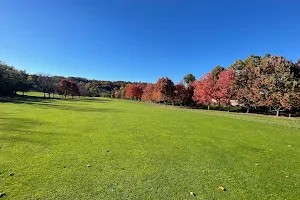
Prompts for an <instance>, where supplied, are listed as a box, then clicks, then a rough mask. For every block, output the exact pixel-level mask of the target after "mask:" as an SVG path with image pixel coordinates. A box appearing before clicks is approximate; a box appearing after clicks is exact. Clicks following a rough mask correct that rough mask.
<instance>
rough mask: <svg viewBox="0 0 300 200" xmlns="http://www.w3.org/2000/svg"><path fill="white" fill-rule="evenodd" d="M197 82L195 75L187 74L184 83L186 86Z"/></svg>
mask: <svg viewBox="0 0 300 200" xmlns="http://www.w3.org/2000/svg"><path fill="white" fill-rule="evenodd" d="M195 80H196V78H195V76H194V75H193V74H187V75H185V76H184V77H183V81H184V83H185V84H187V85H188V84H190V83H192V82H194V81H195Z"/></svg>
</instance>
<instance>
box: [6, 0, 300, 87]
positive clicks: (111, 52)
mask: <svg viewBox="0 0 300 200" xmlns="http://www.w3.org/2000/svg"><path fill="white" fill-rule="evenodd" d="M0 8H1V12H0V60H2V61H4V62H6V63H7V64H9V65H13V66H15V67H16V68H19V69H25V70H26V71H27V72H29V73H39V72H43V73H46V74H52V75H64V76H81V77H86V78H90V79H101V80H130V81H139V80H140V81H147V82H155V81H156V80H157V79H158V78H160V77H162V76H168V77H170V78H171V79H172V80H173V81H174V82H178V81H180V80H182V77H183V76H184V75H186V74H187V73H193V74H194V75H195V76H196V77H197V78H199V77H200V76H201V75H202V74H204V73H206V72H207V71H209V70H211V69H212V68H213V67H215V66H217V65H222V66H224V67H227V66H228V65H230V64H231V63H233V62H234V61H235V60H237V59H240V58H241V59H244V58H246V57H247V56H248V55H250V54H258V55H264V54H265V53H271V54H279V55H284V56H286V58H287V59H290V60H293V61H296V60H298V59H300V12H299V8H300V2H299V1H298V0H285V1H282V0H252V1H250V0H249V1H240V0H239V1H238V0H235V1H234V0H226V1H225V0H224V1H222V0H218V1H217V0H211V1H209V0H206V1H201V0H195V1H189V0H103V1H101V0H94V1H91V0H80V1H79V0H0Z"/></svg>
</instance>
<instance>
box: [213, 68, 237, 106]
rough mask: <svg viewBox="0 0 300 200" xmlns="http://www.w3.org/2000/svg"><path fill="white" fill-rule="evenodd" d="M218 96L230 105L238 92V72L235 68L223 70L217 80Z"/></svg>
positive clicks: (221, 100)
mask: <svg viewBox="0 0 300 200" xmlns="http://www.w3.org/2000/svg"><path fill="white" fill-rule="evenodd" d="M216 86H217V89H218V90H217V96H218V99H219V100H220V103H222V104H225V105H227V106H228V108H229V106H230V100H233V98H234V95H235V93H236V72H235V71H234V70H233V69H228V70H225V71H222V72H221V73H220V74H219V79H218V81H217V85H216Z"/></svg>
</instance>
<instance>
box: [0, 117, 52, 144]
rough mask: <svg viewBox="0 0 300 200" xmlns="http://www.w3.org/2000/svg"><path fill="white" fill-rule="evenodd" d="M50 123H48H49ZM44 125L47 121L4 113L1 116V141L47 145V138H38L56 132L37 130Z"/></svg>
mask: <svg viewBox="0 0 300 200" xmlns="http://www.w3.org/2000/svg"><path fill="white" fill-rule="evenodd" d="M48 124H49V123H47V125H48ZM43 125H46V123H45V122H40V121H38V120H33V119H24V118H18V117H15V116H13V115H9V114H2V115H1V116H0V127H1V132H0V142H1V141H4V142H5V141H6V142H10V143H20V142H21V143H34V144H40V145H47V144H48V143H47V140H43V139H42V138H41V139H38V138H40V136H47V135H53V134H54V133H51V132H47V131H44V130H43V131H40V130H36V128H38V127H39V126H43Z"/></svg>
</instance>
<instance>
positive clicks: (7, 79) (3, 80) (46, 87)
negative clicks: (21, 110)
mask: <svg viewBox="0 0 300 200" xmlns="http://www.w3.org/2000/svg"><path fill="white" fill-rule="evenodd" d="M131 83H132V82H128V81H102V80H89V79H86V78H81V77H63V76H50V75H44V74H28V73H26V71H24V70H17V69H16V68H15V67H13V66H9V65H7V64H6V63H4V62H0V96H7V95H14V94H16V93H17V92H18V91H19V92H23V93H24V92H27V91H36V92H43V93H44V97H46V96H47V97H48V98H50V97H51V96H53V95H54V94H55V93H56V94H60V95H62V96H63V97H66V96H89V97H116V98H124V97H125V87H126V85H128V84H131ZM119 91H121V92H119ZM115 94H117V96H115Z"/></svg>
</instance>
